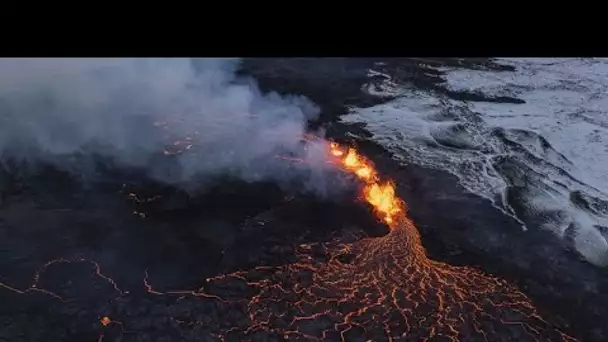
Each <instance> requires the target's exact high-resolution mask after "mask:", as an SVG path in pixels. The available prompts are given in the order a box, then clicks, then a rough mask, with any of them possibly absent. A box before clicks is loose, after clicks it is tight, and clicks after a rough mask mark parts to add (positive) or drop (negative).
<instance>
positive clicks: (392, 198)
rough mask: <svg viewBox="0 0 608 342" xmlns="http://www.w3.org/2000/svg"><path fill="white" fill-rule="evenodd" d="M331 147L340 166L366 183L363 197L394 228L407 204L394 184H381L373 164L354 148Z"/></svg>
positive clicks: (334, 144) (331, 145)
mask: <svg viewBox="0 0 608 342" xmlns="http://www.w3.org/2000/svg"><path fill="white" fill-rule="evenodd" d="M329 147H330V152H331V154H332V155H333V156H334V157H336V158H338V161H339V163H338V164H340V165H342V167H344V168H345V169H346V170H347V171H350V172H352V173H354V174H355V175H356V176H357V177H358V178H359V179H360V180H361V181H363V182H364V184H365V187H364V189H363V197H364V198H365V200H366V201H367V202H368V203H369V204H371V205H372V206H373V207H374V209H375V211H376V213H377V214H378V215H379V216H380V217H381V218H382V220H383V221H384V222H386V223H387V224H388V225H389V227H391V228H392V224H393V223H394V222H395V216H396V215H398V214H399V213H404V211H405V210H404V208H405V204H404V203H403V201H402V200H401V199H399V198H398V197H397V195H396V193H395V185H394V184H393V183H392V182H384V183H380V181H379V179H378V176H377V175H378V172H377V171H376V169H375V167H374V165H373V163H372V162H371V161H369V160H368V159H366V158H364V157H363V156H361V155H360V154H359V153H357V151H356V150H355V149H354V148H349V149H348V151H347V152H345V151H344V148H342V147H340V146H339V145H338V144H337V143H330V145H329ZM345 154H346V156H344V155H345Z"/></svg>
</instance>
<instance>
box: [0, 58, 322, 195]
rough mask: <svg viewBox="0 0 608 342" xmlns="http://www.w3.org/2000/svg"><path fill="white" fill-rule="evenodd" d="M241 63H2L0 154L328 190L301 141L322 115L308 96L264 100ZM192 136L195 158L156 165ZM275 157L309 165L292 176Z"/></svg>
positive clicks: (317, 150) (317, 159)
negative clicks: (291, 156) (77, 158)
mask: <svg viewBox="0 0 608 342" xmlns="http://www.w3.org/2000/svg"><path fill="white" fill-rule="evenodd" d="M238 63H239V60H236V59H202V60H198V59H197V60H192V59H1V60H0V74H1V75H2V77H0V152H1V153H2V155H3V157H7V156H10V157H12V158H22V159H27V160H35V161H39V160H44V161H45V162H55V163H58V160H61V161H62V162H61V163H62V164H65V160H66V159H65V156H69V155H74V154H78V155H85V156H88V155H92V154H98V155H104V156H109V157H112V159H113V160H114V162H115V163H117V164H119V165H121V166H130V167H144V168H147V169H148V170H149V173H150V175H152V176H154V177H156V178H158V179H161V180H163V181H167V182H173V183H180V184H181V183H184V182H187V181H189V180H192V179H193V178H195V177H196V178H197V179H200V177H202V178H209V177H208V176H215V175H223V174H229V175H232V176H236V177H240V178H242V179H244V180H247V181H256V180H272V181H277V182H279V183H289V182H293V181H294V180H295V178H296V177H299V178H300V179H299V181H301V180H302V177H303V175H305V181H304V182H303V183H304V184H303V185H304V186H305V187H306V188H308V189H312V190H315V191H317V192H321V193H323V192H325V191H327V187H326V186H325V184H324V183H325V181H326V177H325V172H324V170H325V169H327V167H328V166H327V164H326V163H325V154H324V151H323V146H322V143H317V144H316V145H315V144H312V145H311V144H309V145H308V148H307V149H305V150H304V149H302V144H301V141H300V139H301V137H302V135H303V133H304V132H305V130H306V122H307V120H310V119H314V118H315V117H316V116H317V115H318V114H319V109H318V108H317V107H316V106H315V105H314V104H313V103H311V102H310V101H309V100H307V99H306V98H303V97H299V96H288V97H281V96H279V95H278V94H276V93H270V94H262V93H261V92H260V90H259V89H258V87H257V85H256V84H255V82H254V81H253V80H251V79H244V78H240V79H239V78H237V77H236V76H235V71H236V68H237V67H238ZM155 122H156V123H157V125H158V123H159V122H167V126H166V127H165V128H164V129H161V128H159V127H157V126H155V125H154V124H153V123H155ZM161 133H162V134H161ZM185 136H190V137H191V138H192V139H193V140H192V143H193V144H194V145H195V148H193V149H192V151H188V152H192V153H184V154H181V155H179V156H175V157H173V159H172V165H173V166H172V167H170V168H159V167H157V165H159V164H163V163H158V159H155V158H154V157H153V156H157V155H158V153H159V151H162V150H163V146H166V145H167V144H168V143H170V142H171V141H172V140H173V139H178V138H184V137H185ZM278 151H283V152H286V153H296V152H297V153H299V157H301V158H304V159H305V160H306V163H305V164H302V166H300V169H299V170H298V172H294V170H293V165H291V166H290V165H289V163H285V162H284V161H281V160H278V159H276V158H275V157H274V155H275V154H276V153H277V152H278ZM2 159H4V158H2ZM154 160H156V162H154ZM165 164H166V163H165ZM155 165H156V166H155ZM304 165H305V166H304ZM303 167H304V168H306V170H304V169H302V168H303ZM301 183H302V182H301Z"/></svg>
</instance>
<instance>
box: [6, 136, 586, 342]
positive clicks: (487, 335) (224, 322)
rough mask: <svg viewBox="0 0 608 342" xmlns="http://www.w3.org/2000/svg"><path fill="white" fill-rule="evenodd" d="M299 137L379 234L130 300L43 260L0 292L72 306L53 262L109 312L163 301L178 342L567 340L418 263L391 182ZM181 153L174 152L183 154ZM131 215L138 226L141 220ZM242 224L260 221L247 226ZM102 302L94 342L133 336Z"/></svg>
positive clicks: (356, 157) (150, 288)
mask: <svg viewBox="0 0 608 342" xmlns="http://www.w3.org/2000/svg"><path fill="white" fill-rule="evenodd" d="M305 140H306V141H313V140H314V141H315V142H317V143H322V144H323V146H324V147H325V150H326V156H327V163H331V164H333V165H336V166H337V167H338V168H339V169H340V170H341V171H342V172H344V173H347V174H351V175H352V176H353V177H354V178H355V179H357V181H358V182H359V183H360V184H361V186H362V187H361V192H360V198H361V199H362V200H363V201H364V202H366V203H367V204H368V205H369V206H370V207H371V209H372V211H373V213H374V214H375V215H376V216H377V218H378V220H380V221H381V222H383V223H384V224H386V226H387V227H388V228H389V230H388V232H387V233H386V234H385V235H383V236H378V237H369V236H368V237H365V236H350V237H348V236H345V235H344V234H342V233H338V234H334V236H333V238H332V239H330V240H329V241H325V242H321V243H318V242H312V243H311V242H304V243H300V244H298V245H297V246H295V247H292V250H293V254H294V256H295V259H294V260H293V261H292V260H289V262H287V263H285V264H282V265H257V266H253V267H250V268H247V269H240V270H235V271H230V272H226V273H223V274H220V275H215V276H211V277H208V278H207V279H206V280H205V281H204V284H203V285H202V286H201V287H200V288H198V289H169V288H160V287H159V286H157V285H155V284H154V282H153V281H152V280H151V277H153V274H152V273H151V272H150V271H149V270H145V272H144V274H143V275H142V280H141V284H140V287H141V289H142V290H144V292H142V293H141V294H137V291H128V290H126V289H123V288H122V286H121V284H119V282H118V281H115V280H113V278H111V277H110V276H108V275H106V274H105V273H104V271H103V265H102V264H101V263H99V262H97V261H93V260H87V259H84V258H75V259H56V260H51V261H48V262H47V263H46V264H44V265H43V266H42V267H41V268H39V269H38V270H37V271H36V273H35V274H34V276H33V279H32V281H31V285H30V286H29V287H27V288H23V289H20V288H17V287H16V286H13V285H11V284H9V283H0V287H1V288H2V289H3V290H4V291H11V292H13V293H18V294H21V295H34V294H36V293H39V294H42V295H44V296H48V297H50V298H52V299H53V300H56V301H60V302H61V303H63V305H72V304H71V303H74V300H73V298H71V296H72V293H71V292H70V290H69V286H67V287H66V286H63V285H62V286H58V285H57V284H53V282H51V281H48V280H46V279H45V274H47V273H48V272H51V271H53V269H54V268H57V267H60V265H74V266H75V267H81V268H85V269H86V270H85V271H84V272H85V273H87V274H90V276H91V277H93V278H95V279H96V280H91V281H93V282H94V283H95V284H96V285H95V286H97V287H104V288H106V289H107V291H109V292H111V293H113V295H112V298H110V299H109V300H108V302H109V303H121V302H124V303H127V304H126V305H127V306H128V305H136V304H137V303H138V302H142V301H149V300H151V299H149V298H153V297H154V298H164V299H163V300H164V301H165V302H166V303H167V306H166V308H165V309H158V312H155V313H154V315H155V316H157V317H164V318H167V319H169V320H170V321H171V322H172V323H171V324H172V326H174V328H175V329H179V330H180V334H181V339H184V338H186V337H184V336H190V337H192V336H199V337H200V338H201V339H204V336H207V337H208V338H212V339H216V340H222V341H242V340H249V339H253V340H255V339H256V336H258V337H257V338H259V339H263V340H268V339H277V340H281V339H290V340H291V339H293V340H342V341H350V340H374V341H382V340H386V341H398V340H416V341H426V340H442V339H443V340H451V341H459V340H467V341H468V340H485V341H492V340H493V338H492V336H495V335H497V334H500V335H505V336H511V337H512V338H513V339H515V340H523V339H531V340H538V341H540V340H551V341H556V340H564V341H573V340H575V339H574V338H572V337H570V336H568V335H567V334H565V333H564V332H562V331H561V330H560V329H558V328H557V326H556V325H554V324H553V323H551V322H548V321H547V320H545V319H544V318H543V317H541V315H540V314H539V313H538V312H537V309H536V308H535V306H534V305H533V304H532V302H531V301H530V299H528V298H527V297H526V295H524V294H523V293H522V292H520V291H519V290H518V289H517V288H515V287H514V286H512V285H510V284H508V283H507V282H505V281H503V280H500V279H498V278H495V277H492V276H488V275H486V274H484V273H482V272H481V271H479V270H477V269H474V268H470V267H456V266H450V265H448V264H445V263H441V262H437V261H433V260H430V259H428V258H427V256H426V254H425V250H424V247H423V246H422V243H421V239H420V235H419V233H418V231H417V228H416V227H415V225H414V223H413V222H412V221H411V220H410V219H409V218H408V217H407V207H406V204H405V203H404V202H403V201H402V200H401V199H400V198H399V197H398V195H397V192H396V188H395V186H394V184H393V183H392V182H391V181H390V180H384V179H383V178H382V177H381V175H380V174H379V172H378V171H377V170H376V168H375V167H374V164H373V163H372V162H371V161H370V160H368V159H367V158H365V157H363V156H362V155H361V154H360V153H359V152H358V151H357V150H356V149H355V148H353V147H347V146H342V145H340V144H338V143H336V142H326V141H324V140H323V139H320V138H316V137H312V136H307V137H305ZM178 145H179V144H176V145H175V147H178ZM190 147H191V145H190V144H185V145H184V149H186V150H189V149H190ZM175 153H178V152H176V151H170V152H166V153H165V154H166V155H168V156H171V155H173V154H175ZM278 157H280V158H283V159H285V161H286V162H304V161H301V160H299V159H298V158H295V157H293V158H292V157H288V156H278ZM128 196H129V198H131V200H133V201H135V202H137V203H139V204H141V203H143V202H146V201H150V202H151V201H154V200H155V199H156V198H154V197H150V198H149V199H143V198H139V197H138V196H137V195H136V194H135V193H132V192H131V193H129V194H128ZM134 213H135V214H136V215H137V216H138V217H141V219H146V213H144V212H140V211H135V212H134ZM252 224H253V225H264V224H265V223H264V222H263V220H260V219H258V220H257V221H256V222H255V223H252ZM254 228H255V227H254ZM76 302H77V303H80V302H78V301H76ZM177 302H180V303H192V304H193V306H191V307H196V308H197V309H196V310H195V311H188V310H186V311H183V310H179V309H178V308H177V307H176V306H174V304H172V303H177ZM195 304H196V306H194V305H195ZM112 305H113V304H106V305H103V306H99V307H98V314H99V315H98V317H96V318H95V320H96V323H97V325H98V327H97V328H96V330H97V331H98V336H97V342H108V341H114V340H119V339H121V338H123V339H124V338H127V337H129V336H130V337H133V338H136V336H137V335H138V334H139V333H140V332H141V330H140V329H142V328H141V327H138V326H137V324H132V323H131V322H130V321H129V318H128V317H127V316H126V315H125V316H124V317H122V315H121V313H120V312H112V309H111V307H112ZM142 314H150V313H143V312H142ZM91 323H95V322H93V321H91Z"/></svg>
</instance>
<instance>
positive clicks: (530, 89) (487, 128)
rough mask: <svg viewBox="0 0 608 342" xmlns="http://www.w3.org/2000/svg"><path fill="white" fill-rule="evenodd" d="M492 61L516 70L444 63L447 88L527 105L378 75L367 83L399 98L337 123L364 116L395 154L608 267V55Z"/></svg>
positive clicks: (355, 112) (377, 91) (373, 73)
mask: <svg viewBox="0 0 608 342" xmlns="http://www.w3.org/2000/svg"><path fill="white" fill-rule="evenodd" d="M499 62H500V63H501V64H508V65H512V66H514V67H515V68H516V71H515V72H509V71H501V72H497V71H479V70H468V69H445V68H444V69H442V70H443V71H445V72H446V79H447V85H446V87H447V88H449V89H451V90H456V91H469V92H478V93H482V94H484V95H486V96H510V97H517V98H519V99H522V100H524V101H525V102H526V103H524V104H513V103H492V102H465V101H457V100H453V99H448V98H447V97H445V95H443V94H441V93H439V92H432V91H422V90H419V89H414V88H412V87H409V86H408V85H397V84H395V83H393V82H392V81H391V77H390V75H383V76H384V77H385V78H386V82H385V83H384V85H383V87H380V89H376V88H374V89H372V87H368V88H366V89H364V90H365V91H372V90H373V92H374V94H375V95H378V96H381V95H382V94H383V93H386V94H387V95H399V96H398V98H396V99H395V100H393V101H391V102H388V103H385V104H382V105H379V106H375V107H371V108H366V109H353V110H352V111H351V113H350V114H349V115H347V116H345V117H343V121H346V122H365V123H367V125H368V126H367V129H368V130H369V131H370V132H371V133H373V134H374V137H373V139H374V140H376V141H377V142H379V143H380V144H382V145H384V146H385V147H387V148H388V149H389V150H390V151H392V152H393V153H394V155H395V157H396V158H399V159H401V160H402V161H403V162H406V163H407V162H410V163H417V164H420V165H424V166H427V167H433V168H438V169H443V170H446V171H448V172H451V173H453V174H455V175H456V176H458V178H459V179H460V181H461V183H462V185H463V186H464V187H465V188H467V189H468V190H470V191H471V192H474V193H476V194H479V195H481V196H484V197H486V198H488V199H490V200H492V201H493V202H494V204H495V205H496V207H498V208H500V209H501V210H503V211H504V212H505V213H507V214H509V215H512V216H514V217H517V218H518V219H520V220H521V222H522V227H523V228H524V229H549V230H551V231H553V232H554V233H555V234H557V235H558V236H560V237H563V239H564V242H565V243H566V244H569V245H571V246H574V247H575V248H576V250H578V251H579V252H580V254H581V255H582V256H583V257H585V258H586V259H587V260H588V261H589V262H591V263H593V264H596V265H601V266H605V265H608V243H607V241H606V238H608V59H503V60H500V61H499ZM378 74H379V73H378V72H377V71H370V76H376V77H377V76H378Z"/></svg>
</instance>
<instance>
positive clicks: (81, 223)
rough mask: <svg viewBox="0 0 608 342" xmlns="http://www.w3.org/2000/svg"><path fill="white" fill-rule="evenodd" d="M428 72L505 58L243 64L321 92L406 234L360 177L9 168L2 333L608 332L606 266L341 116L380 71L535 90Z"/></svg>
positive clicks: (493, 335)
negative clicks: (183, 182) (200, 177)
mask: <svg viewBox="0 0 608 342" xmlns="http://www.w3.org/2000/svg"><path fill="white" fill-rule="evenodd" d="M378 62H382V65H381V66H379V65H378V64H377V63H378ZM428 65H432V66H441V65H449V66H454V67H462V68H473V69H475V68H484V69H492V70H494V69H495V70H501V69H504V68H505V67H503V66H500V65H498V64H495V63H493V62H491V61H487V60H483V59H472V60H460V59H459V60H456V59H384V60H379V59H378V60H372V59H245V60H244V62H243V65H242V67H241V70H240V72H241V73H242V74H247V75H251V76H253V77H254V78H255V79H256V80H257V81H258V82H259V84H260V87H261V88H262V90H264V91H271V90H272V91H277V92H279V93H283V94H302V95H305V96H307V97H309V98H310V99H312V100H313V101H314V102H315V103H317V104H318V105H319V106H320V107H321V110H322V113H321V117H320V119H319V120H318V121H315V122H311V123H310V127H311V129H317V128H319V127H324V129H325V130H326V135H327V137H328V138H331V139H332V140H335V141H338V142H340V143H343V144H350V145H354V146H356V147H357V149H358V150H359V151H360V152H361V154H363V155H365V156H367V157H368V158H369V159H370V160H372V161H373V162H374V163H375V165H376V167H377V169H378V170H379V172H380V173H381V174H382V175H384V176H386V177H388V178H390V179H393V180H394V181H395V184H396V185H397V191H398V193H399V195H400V196H401V198H403V200H404V201H405V203H406V205H407V207H408V212H407V216H408V217H409V219H411V223H410V222H409V221H407V222H403V223H402V226H403V227H404V228H402V229H400V230H393V231H390V230H389V229H388V227H386V226H385V225H383V224H382V223H381V222H378V220H377V219H376V218H375V216H374V214H373V212H372V211H371V210H370V208H369V206H368V205H366V204H365V203H362V202H361V201H360V200H359V199H358V189H357V188H356V187H354V188H353V192H352V193H346V194H343V195H342V196H339V197H332V198H319V197H317V196H314V195H310V194H302V193H299V192H297V191H286V190H285V189H284V188H281V187H279V186H277V185H275V184H272V183H245V182H242V181H238V180H234V179H221V180H217V181H215V182H213V184H211V185H209V184H206V185H205V188H204V189H200V190H196V189H195V190H193V191H190V192H185V191H183V190H180V189H178V188H175V187H171V186H168V185H166V184H161V183H158V182H155V181H153V180H150V179H147V178H146V177H145V176H143V175H142V174H141V173H139V171H137V170H123V169H113V168H112V167H110V166H107V165H106V166H103V165H102V166H103V170H101V171H100V173H99V174H100V176H99V177H97V178H95V179H92V180H91V179H87V180H83V179H78V178H76V177H72V176H70V175H68V174H66V173H64V172H62V171H60V170H56V169H54V168H53V167H51V166H44V165H36V167H34V166H32V165H23V164H19V165H15V164H13V163H11V162H10V161H7V162H5V163H4V164H3V165H4V167H3V169H2V173H1V177H0V190H1V191H2V192H1V194H0V196H1V197H0V227H1V228H0V303H2V305H0V341H10V342H13V341H15V342H16V341H91V342H101V341H103V342H114V341H248V340H251V341H283V340H294V341H310V340H323V341H340V340H345V341H368V340H371V341H423V340H428V341H457V340H460V341H561V340H565V341H569V340H581V341H605V340H606V339H607V338H608V328H607V327H606V325H605V324H604V320H605V318H606V317H608V312H607V311H608V309H607V304H608V299H607V298H606V296H605V295H604V293H607V292H608V281H607V279H608V278H607V275H606V272H605V270H603V269H599V268H596V267H594V266H592V265H590V264H588V263H585V262H584V261H582V260H580V258H579V257H578V256H577V255H575V254H574V253H573V252H571V251H569V250H567V249H564V248H563V246H562V244H561V243H560V242H559V241H558V240H557V239H556V238H555V237H554V236H553V235H552V234H550V233H547V232H542V231H536V230H530V231H527V232H524V231H522V230H521V228H520V226H519V224H518V223H517V222H515V221H514V220H513V219H512V218H509V217H507V216H505V215H504V214H502V213H501V212H500V211H498V210H497V209H495V208H494V207H492V206H491V204H490V203H489V201H487V200H485V199H482V198H480V197H478V196H475V195H473V194H470V193H468V192H466V191H465V190H464V189H463V188H462V187H461V186H460V185H458V181H457V179H456V178H455V177H454V176H452V175H449V174H447V173H445V172H441V171H437V170H430V169H426V168H423V167H419V166H416V165H407V166H403V165H399V164H398V163H396V162H394V161H393V159H392V158H391V156H390V155H389V154H388V153H387V152H386V151H385V150H383V149H382V148H381V147H379V146H377V145H375V144H373V143H372V142H369V141H367V140H365V137H366V136H369V133H367V132H366V131H365V127H364V126H363V125H345V124H342V123H340V122H339V117H340V115H342V114H345V113H346V111H347V108H348V107H350V106H357V107H366V106H372V105H375V104H378V103H381V102H383V101H388V100H389V99H388V98H378V97H374V96H372V95H368V94H366V93H364V92H362V91H361V88H362V87H363V86H364V85H365V84H367V83H369V82H371V83H372V84H373V83H374V79H373V78H372V79H370V77H368V76H367V72H368V69H369V68H371V67H374V68H376V69H381V70H382V71H383V72H385V73H387V74H390V75H391V76H392V77H393V79H394V80H395V81H396V82H399V83H410V84H412V85H413V86H415V87H418V88H422V89H433V90H435V91H443V92H446V93H447V95H448V96H453V97H455V98H460V99H467V100H469V101H502V102H510V103H517V102H518V101H521V100H518V99H514V98H484V97H483V96H481V95H478V94H468V93H457V92H449V91H447V90H444V89H443V88H442V87H441V85H442V83H443V80H442V78H441V77H442V75H441V73H440V72H438V71H436V70H434V69H431V68H429V67H427V66H428ZM168 158H170V157H168ZM412 223H413V225H412ZM414 225H415V226H414ZM511 284H512V285H511ZM515 286H516V287H515Z"/></svg>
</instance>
